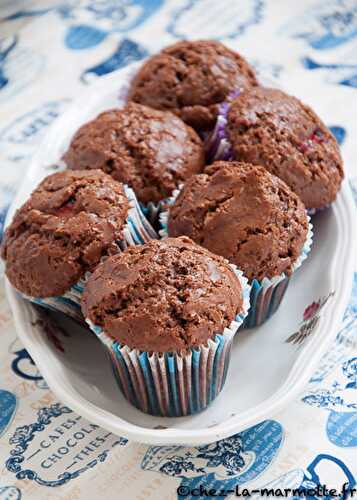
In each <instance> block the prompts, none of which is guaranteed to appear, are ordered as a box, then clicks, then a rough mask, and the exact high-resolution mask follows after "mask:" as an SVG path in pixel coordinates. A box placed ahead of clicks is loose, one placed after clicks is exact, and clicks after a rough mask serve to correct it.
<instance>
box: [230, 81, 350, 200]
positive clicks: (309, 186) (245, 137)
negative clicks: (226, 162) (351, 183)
mask: <svg viewBox="0 0 357 500" xmlns="http://www.w3.org/2000/svg"><path fill="white" fill-rule="evenodd" d="M226 130H227V136H228V139H229V141H230V143H231V145H232V149H233V155H234V158H235V159H236V160H239V161H245V162H249V163H253V164H254V165H261V166H263V167H265V168H266V169H268V170H269V172H271V173H272V174H274V175H276V176H278V177H280V179H282V180H283V181H285V182H286V183H287V184H288V186H290V188H291V189H292V190H293V191H295V193H297V194H298V195H299V196H300V198H301V199H302V201H303V202H304V204H305V206H306V207H307V208H310V209H313V208H322V207H324V206H326V205H328V204H330V203H331V202H332V201H334V200H335V198H336V194H337V192H338V190H339V189H340V186H341V182H342V179H343V166H342V159H341V155H340V152H339V147H338V144H337V142H336V139H335V137H334V136H333V134H332V133H331V132H330V131H329V129H328V128H327V127H326V126H325V125H324V124H323V123H322V121H321V120H320V118H319V117H318V116H317V115H316V114H315V113H314V111H313V110H312V109H311V108H309V107H308V106H305V105H304V104H302V102H300V101H299V100H298V99H296V98H295V97H292V96H290V95H288V94H286V93H285V92H282V91H281V90H277V89H268V88H263V87H259V88H256V89H252V90H250V91H246V92H243V93H242V94H241V95H240V96H239V97H237V98H236V99H235V100H234V101H233V103H232V105H231V107H230V110H229V112H228V122H227V126H226Z"/></svg>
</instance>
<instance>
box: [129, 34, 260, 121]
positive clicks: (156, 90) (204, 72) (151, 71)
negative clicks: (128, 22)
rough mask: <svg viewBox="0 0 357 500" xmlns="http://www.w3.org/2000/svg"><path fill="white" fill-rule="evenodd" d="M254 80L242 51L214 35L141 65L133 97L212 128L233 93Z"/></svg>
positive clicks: (178, 46)
mask: <svg viewBox="0 0 357 500" xmlns="http://www.w3.org/2000/svg"><path fill="white" fill-rule="evenodd" d="M254 85H258V83H257V80H256V78H255V75H254V71H253V69H252V68H251V66H250V65H249V64H248V63H247V61H246V60H245V59H243V57H241V56H240V55H239V54H238V53H237V52H233V51H232V50H230V49H228V48H227V47H225V46H224V45H223V44H221V43H220V42H216V41H214V40H200V41H194V42H189V41H181V42H178V43H175V44H174V45H171V46H169V47H167V48H165V49H164V50H162V51H161V52H160V53H159V54H157V55H154V56H152V57H150V59H149V60H148V61H147V62H146V63H145V64H144V65H143V66H142V67H141V69H140V70H139V72H138V74H137V75H136V77H135V78H134V80H133V82H132V86H131V90H130V94H129V100H131V101H135V102H140V103H142V104H146V105H147V106H151V107H152V108H156V109H169V110H171V111H173V112H174V113H176V114H177V115H178V116H180V117H181V118H182V119H183V120H184V121H185V122H186V123H188V124H189V125H191V126H192V127H193V128H195V129H196V130H208V129H210V128H213V126H214V124H215V120H216V117H217V113H218V105H219V104H220V103H221V102H223V101H224V100H225V99H226V98H227V97H228V94H229V93H230V92H232V91H234V90H238V89H246V88H250V87H252V86H254Z"/></svg>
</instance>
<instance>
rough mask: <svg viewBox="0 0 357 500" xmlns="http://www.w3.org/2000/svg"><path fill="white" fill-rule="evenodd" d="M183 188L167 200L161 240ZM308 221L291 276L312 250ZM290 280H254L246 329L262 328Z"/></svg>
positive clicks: (165, 234)
mask: <svg viewBox="0 0 357 500" xmlns="http://www.w3.org/2000/svg"><path fill="white" fill-rule="evenodd" d="M182 187H183V185H181V186H179V188H178V189H176V190H175V191H174V192H173V194H172V196H171V197H170V198H169V199H168V200H167V206H168V208H167V210H165V211H164V212H161V214H160V226H161V229H160V231H159V234H160V236H161V238H167V237H168V232H167V221H168V217H169V212H170V207H171V206H172V205H173V204H174V203H175V201H176V198H177V197H178V195H179V194H180V192H181V189H182ZM307 219H308V232H307V236H306V240H305V243H304V246H303V248H302V251H301V254H300V256H299V257H298V259H297V260H296V261H295V262H294V264H293V266H292V273H291V274H293V273H294V272H295V271H296V270H297V269H298V268H299V267H300V266H301V264H302V263H303V262H304V260H305V259H306V258H307V256H308V254H309V252H310V250H311V245H312V239H313V230H312V223H311V218H310V216H309V215H308V212H307ZM289 280H290V277H289V276H287V275H286V274H285V273H282V274H281V275H280V276H275V277H274V278H271V279H269V278H264V279H263V280H262V281H259V280H256V279H254V280H253V281H252V282H251V294H250V309H249V314H248V316H247V317H246V319H245V321H244V327H246V328H253V327H256V326H260V325H262V324H263V323H264V322H265V321H267V320H268V319H269V318H270V317H271V316H272V315H273V314H274V313H275V312H276V311H277V309H278V308H279V306H280V303H281V301H282V300H283V297H284V295H285V292H286V290H287V287H288V284H289Z"/></svg>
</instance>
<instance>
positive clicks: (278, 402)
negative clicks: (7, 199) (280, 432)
mask: <svg viewBox="0 0 357 500" xmlns="http://www.w3.org/2000/svg"><path fill="white" fill-rule="evenodd" d="M139 64H140V63H133V64H130V65H128V66H126V67H125V68H123V69H120V70H117V71H115V72H113V73H111V74H110V75H107V76H104V77H101V78H100V80H98V81H96V82H95V83H93V84H91V85H90V86H89V87H88V89H85V91H84V92H82V95H81V96H79V97H78V98H77V99H74V101H73V102H72V103H71V104H70V105H69V108H68V109H67V110H66V111H65V112H64V113H63V114H62V115H61V116H60V117H59V118H58V120H56V121H55V122H54V124H53V125H51V127H50V128H49V130H48V131H47V133H46V135H45V137H44V138H43V140H42V141H41V142H40V144H39V145H38V149H37V153H35V154H34V156H33V157H32V159H31V162H30V166H29V168H28V170H27V172H26V175H25V177H24V179H23V181H22V183H21V186H20V189H19V190H18V192H17V195H16V196H15V198H14V200H13V202H12V203H11V206H10V209H9V211H8V214H7V217H6V220H5V227H6V226H7V225H8V223H9V221H10V220H11V219H12V216H13V214H14V211H15V210H16V207H17V206H19V205H20V203H22V202H23V198H24V193H25V192H27V191H28V184H29V182H31V179H32V178H33V177H34V175H35V174H36V172H37V171H38V170H39V169H40V168H41V164H42V166H43V163H42V160H41V162H40V159H41V157H42V155H43V152H42V149H46V143H49V144H52V142H51V138H52V137H55V136H56V135H58V134H57V129H58V130H60V129H61V126H62V125H63V123H65V121H66V117H67V116H71V115H72V114H73V113H74V112H75V110H76V108H77V109H78V108H81V105H80V103H82V102H84V101H89V100H90V97H92V96H93V94H94V92H95V90H96V89H97V91H98V93H99V91H100V87H103V88H107V87H108V85H109V84H110V83H111V82H113V85H114V83H115V85H116V86H117V87H118V89H119V83H118V79H120V76H121V75H122V76H123V74H125V73H129V72H130V71H133V69H134V68H135V67H137V66H138V65H139ZM37 177H38V176H37ZM37 182H38V181H37ZM330 210H333V211H334V212H335V214H336V219H337V222H338V232H339V234H340V235H341V236H342V237H341V238H337V247H336V250H335V253H334V257H333V260H332V262H331V265H330V266H329V269H328V273H329V280H330V283H331V284H333V285H334V286H333V288H334V290H335V292H336V293H335V295H334V297H333V298H332V300H331V302H330V305H329V307H328V308H326V309H325V311H324V314H323V315H322V316H321V319H320V321H319V324H318V326H317V328H316V330H315V331H314V334H313V336H312V337H311V338H310V339H309V341H308V342H307V343H306V345H304V346H303V347H302V348H301V349H300V353H299V354H298V356H297V358H296V360H295V361H294V364H293V365H292V367H291V369H290V372H289V375H288V377H287V378H286V380H285V381H284V383H283V384H282V385H281V386H280V387H279V388H278V390H277V391H275V392H274V393H273V394H272V395H271V396H269V397H268V398H266V399H265V400H263V401H262V402H260V403H259V404H258V405H256V406H255V407H252V408H249V409H248V410H245V411H243V412H240V413H239V414H236V415H235V416H232V417H231V418H229V419H227V420H225V421H223V422H221V423H219V424H216V425H215V426H210V427H206V428H203V429H180V428H177V427H176V428H175V427H171V428H167V429H152V428H148V427H142V426H140V425H137V424H132V423H130V422H128V421H126V420H124V419H122V418H121V417H119V416H117V415H113V414H112V413H111V412H109V411H106V410H104V409H103V408H100V407H98V406H96V405H95V404H93V403H91V402H90V401H88V400H86V399H85V398H84V397H83V396H82V395H81V394H79V393H78V392H77V391H75V389H74V388H72V390H68V388H66V386H63V385H61V382H59V381H58V380H57V378H56V376H54V375H53V372H52V371H51V369H48V367H47V363H46V362H45V360H44V359H43V357H42V355H43V354H42V352H41V348H40V346H39V345H36V343H35V342H33V341H32V339H31V336H29V334H28V332H27V327H26V324H27V323H26V320H25V319H24V317H23V316H24V314H23V312H22V311H21V303H23V302H25V301H24V299H23V298H21V297H20V296H19V295H18V294H17V293H16V291H15V290H14V289H13V287H12V286H11V285H10V283H9V282H8V280H7V279H6V278H5V291H6V295H7V298H8V300H9V304H10V308H11V310H12V313H13V317H14V322H15V328H16V330H17V333H18V335H19V337H20V339H21V341H22V342H23V344H24V345H25V347H26V349H27V350H28V351H29V353H30V354H31V356H32V357H33V359H34V361H35V363H36V365H37V367H38V368H39V370H40V371H41V373H42V375H43V376H44V378H45V380H46V382H47V383H48V385H49V387H50V389H51V390H52V391H53V392H54V393H55V395H56V396H57V397H58V398H59V399H60V400H61V401H63V402H64V403H65V404H67V405H68V406H69V407H70V408H71V409H73V410H74V411H75V412H77V413H78V414H80V415H82V416H83V417H85V418H87V419H88V420H89V421H92V422H94V423H96V424H98V425H100V426H101V427H103V428H105V429H107V430H109V431H111V432H113V433H114V434H118V435H120V436H124V437H126V438H128V439H129V440H133V441H137V442H141V443H146V444H150V445H169V444H176V445H177V444H178V445H185V444H188V445H190V446H192V445H199V444H208V443H211V442H214V441H217V440H219V439H223V438H226V437H228V436H231V435H233V434H236V433H237V432H241V431H242V430H244V429H247V428H248V427H250V426H252V425H255V424H256V423H258V422H261V421H263V420H266V419H268V418H271V417H273V416H274V415H276V414H277V413H278V412H279V411H280V410H282V409H283V408H284V407H286V406H287V405H288V404H289V403H290V402H292V401H293V400H294V399H295V398H296V396H298V394H299V393H300V392H301V391H302V390H303V388H304V386H305V385H306V383H307V382H308V380H309V378H310V377H311V375H312V374H313V372H314V369H315V368H316V367H317V365H318V363H319V361H320V359H321V357H322V355H323V354H324V352H325V351H326V350H327V348H328V347H329V345H330V344H331V343H332V341H333V340H334V338H335V336H336V334H337V332H338V331H339V329H340V326H341V323H342V319H343V314H344V311H345V308H346V305H347V303H348V300H349V297H350V293H351V289H352V282H353V272H354V255H355V249H356V242H357V237H356V235H357V231H356V228H355V225H354V224H353V214H354V212H355V206H354V201H353V198H352V194H351V190H350V187H349V184H348V180H347V179H345V180H344V181H343V183H342V188H341V191H340V193H339V195H338V197H337V200H336V202H335V203H334V204H333V206H332V208H331V209H330ZM339 263H343V264H339ZM341 271H342V272H341ZM338 280H339V281H338ZM338 285H339V286H338ZM306 354H308V356H307V355H306ZM72 392H73V393H75V394H71V393H72ZM186 418H187V417H186Z"/></svg>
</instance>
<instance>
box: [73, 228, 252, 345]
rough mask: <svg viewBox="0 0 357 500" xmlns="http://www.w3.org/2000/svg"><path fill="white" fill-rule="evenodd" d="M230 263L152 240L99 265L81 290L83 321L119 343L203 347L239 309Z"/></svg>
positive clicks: (178, 241)
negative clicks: (85, 320) (88, 322)
mask: <svg viewBox="0 0 357 500" xmlns="http://www.w3.org/2000/svg"><path fill="white" fill-rule="evenodd" d="M242 306H243V296H242V288H241V285H240V282H239V280H238V278H237V276H236V275H235V273H234V271H233V270H232V268H231V267H230V265H229V264H228V262H227V261H226V260H225V259H223V258H222V257H218V256H217V255H213V254H212V253H211V252H209V251H208V250H206V249H204V248H202V247H200V246H198V245H196V244H195V243H193V242H192V241H191V240H190V239H189V238H186V237H181V238H167V239H165V240H161V241H157V240H153V241H150V242H149V243H146V244H145V245H142V246H137V247H131V248H128V249H127V250H125V251H124V252H123V253H122V254H119V255H115V256H113V257H109V258H108V259H106V260H105V261H104V262H103V263H101V264H100V265H99V266H98V267H97V269H96V270H95V272H94V273H93V274H92V275H91V276H90V278H89V279H88V282H87V284H86V287H85V290H84V294H83V298H82V311H83V314H84V316H85V317H86V318H88V319H89V320H90V321H92V323H94V324H95V325H97V326H100V327H102V329H103V330H104V331H105V333H106V334H107V335H109V336H111V337H112V338H113V339H115V340H117V341H118V342H119V343H120V344H121V345H127V346H129V347H130V348H136V349H139V350H141V351H147V352H152V351H153V352H173V351H180V350H185V349H188V348H190V347H194V346H199V345H203V344H206V342H207V340H208V339H212V338H214V336H215V334H216V333H222V332H223V330H224V328H225V327H227V326H229V325H230V323H231V321H233V320H234V319H235V317H236V315H237V314H239V313H240V312H241V310H242Z"/></svg>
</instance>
